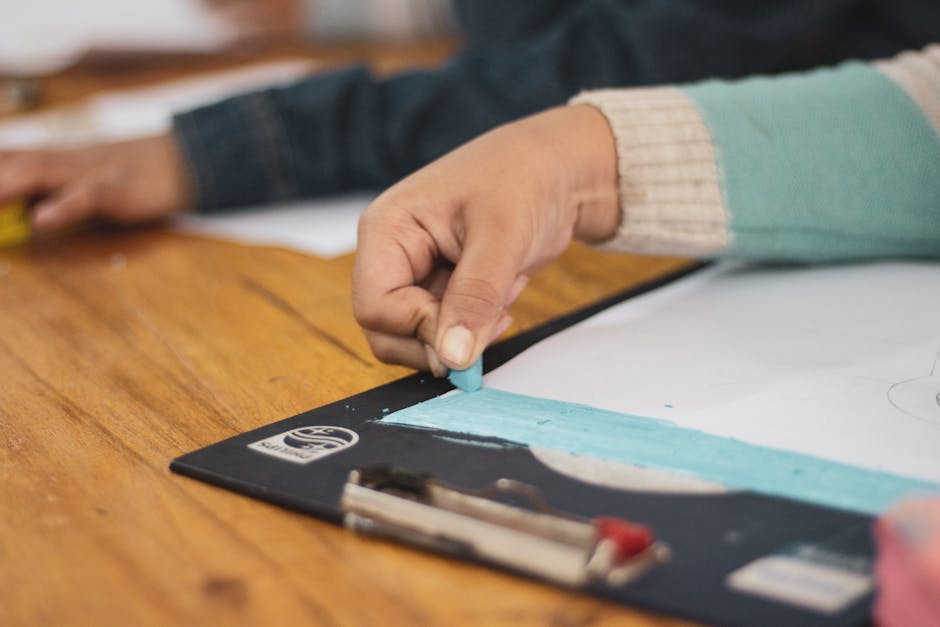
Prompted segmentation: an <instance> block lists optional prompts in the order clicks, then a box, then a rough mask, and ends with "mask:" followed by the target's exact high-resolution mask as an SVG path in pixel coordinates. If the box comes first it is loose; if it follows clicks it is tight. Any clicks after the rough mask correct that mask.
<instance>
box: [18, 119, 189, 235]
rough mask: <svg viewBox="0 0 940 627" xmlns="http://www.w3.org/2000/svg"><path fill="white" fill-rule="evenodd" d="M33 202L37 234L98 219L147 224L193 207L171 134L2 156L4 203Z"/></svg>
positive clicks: (33, 218) (32, 214)
mask: <svg viewBox="0 0 940 627" xmlns="http://www.w3.org/2000/svg"><path fill="white" fill-rule="evenodd" d="M20 199H27V200H35V204H34V205H33V207H32V209H31V212H30V220H31V222H32V224H33V228H34V229H35V230H36V231H37V232H48V231H55V230H59V229H62V228H65V227H67V226H71V225H73V224H75V223H78V222H81V221H83V220H86V219H89V218H92V217H97V218H102V219H104V220H108V221H111V222H117V223H121V224H133V223H140V222H147V221H151V220H157V219H160V218H164V217H167V216H169V215H172V214H174V213H178V212H181V211H183V210H185V209H186V208H188V206H189V204H190V202H191V201H190V191H189V183H188V180H187V178H186V173H185V171H184V170H183V164H182V158H181V156H180V154H179V150H178V149H177V147H176V144H175V142H174V140H173V138H172V137H171V136H169V135H162V136H158V137H149V138H145V139H138V140H133V141H127V142H121V143H117V144H99V145H94V146H89V147H84V148H70V149H60V150H38V151H28V152H0V204H3V203H6V202H8V201H16V200H20Z"/></svg>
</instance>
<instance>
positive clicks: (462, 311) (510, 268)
mask: <svg viewBox="0 0 940 627" xmlns="http://www.w3.org/2000/svg"><path fill="white" fill-rule="evenodd" d="M498 233H499V232H498V231H484V232H480V233H468V238H467V242H466V245H465V248H464V251H463V254H462V256H461V258H460V261H459V262H458V263H457V266H456V268H455V269H454V272H453V274H452V276H451V278H450V281H449V282H448V284H447V290H446V291H445V292H444V296H443V299H442V301H441V307H440V313H439V317H438V321H437V336H436V338H435V342H434V347H435V350H436V351H437V354H438V357H440V359H441V362H442V363H443V364H444V365H445V366H447V367H449V368H456V369H458V370H463V369H465V368H467V367H468V366H470V364H472V363H473V362H474V361H475V360H476V359H477V357H479V356H480V353H482V352H483V349H484V348H485V347H486V345H487V344H488V343H489V342H490V341H491V339H492V337H493V336H494V333H495V332H496V331H497V330H498V327H497V324H498V323H499V322H500V320H501V318H502V317H503V315H504V309H505V308H506V306H507V304H508V303H510V302H511V301H512V300H514V298H515V297H516V296H518V294H519V292H521V291H522V288H523V287H524V286H525V279H520V278H519V276H520V270H521V269H522V268H521V265H522V264H521V257H522V255H523V253H524V251H517V250H514V249H513V246H512V245H511V244H509V243H508V240H507V239H504V238H501V237H499V234H498ZM520 283H521V285H520ZM506 326H508V324H507V325H506ZM503 330H505V329H503ZM496 335H499V333H496Z"/></svg>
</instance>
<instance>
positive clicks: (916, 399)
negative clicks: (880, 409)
mask: <svg viewBox="0 0 940 627" xmlns="http://www.w3.org/2000/svg"><path fill="white" fill-rule="evenodd" d="M938 363H940V348H938V349H937V354H936V356H935V357H934V362H933V367H931V369H930V374H928V375H927V376H925V377H914V378H913V379H907V380H906V381H901V382H899V383H895V384H894V385H892V386H891V387H890V388H888V402H889V403H891V405H892V406H894V408H895V409H897V410H898V411H900V412H901V413H904V414H907V415H908V416H911V417H912V418H917V419H918V420H925V421H927V422H932V423H935V424H938V425H940V376H938V374H940V373H938V372H937V364H938Z"/></svg>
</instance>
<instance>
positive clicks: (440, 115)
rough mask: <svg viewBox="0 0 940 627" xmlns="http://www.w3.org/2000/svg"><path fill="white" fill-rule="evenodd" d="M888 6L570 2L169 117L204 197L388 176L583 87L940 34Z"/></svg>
mask: <svg viewBox="0 0 940 627" xmlns="http://www.w3.org/2000/svg"><path fill="white" fill-rule="evenodd" d="M883 4H884V6H883V7H882V8H881V9H880V12H879V13H878V14H877V15H874V14H869V13H870V12H871V11H870V6H869V5H870V3H868V2H864V1H863V0H831V1H830V2H825V3H823V2H816V1H815V0H800V1H793V0H768V1H766V2H762V3H758V4H757V5H755V4H753V3H751V2H750V1H748V0H737V1H735V0H725V1H724V2H721V3H714V2H712V0H694V1H689V2H685V3H682V4H677V3H636V2H625V1H617V0H584V1H582V2H571V3H570V8H568V9H567V10H565V11H560V10H557V8H556V9H553V10H556V13H557V14H556V15H554V17H553V18H552V20H551V25H550V26H545V25H544V24H540V25H539V27H538V28H537V29H536V30H535V31H534V32H533V34H531V35H530V36H528V37H524V36H514V37H511V38H498V37H497V38H495V39H491V40H490V41H489V42H488V43H487V44H486V45H477V46H470V47H468V48H467V49H465V51H464V52H462V53H460V54H458V55H456V56H455V57H454V58H453V59H452V60H451V61H450V62H449V63H448V64H447V65H445V66H443V67H441V68H440V69H436V70H417V71H410V72H406V73H403V74H400V75H397V76H392V77H388V78H376V77H373V76H372V75H371V74H370V73H369V71H368V70H367V69H366V68H364V67H352V68H347V69H343V70H339V71H335V72H328V73H323V74H320V75H316V76H313V77H311V78H309V79H306V80H304V81H301V82H299V83H297V84H294V85H291V86H288V87H282V88H276V89H268V90H264V91H258V92H255V93H250V94H246V95H243V96H238V97H235V98H230V99H228V100H224V101H222V102H219V103H216V104H213V105H209V106H207V107H204V108H201V109H197V110H195V111H191V112H188V113H184V114H181V115H179V116H177V117H176V118H175V119H174V131H175V134H176V137H177V140H178V143H179V145H180V147H181V150H182V152H183V154H184V156H185V159H186V160H187V163H188V166H189V168H188V169H189V172H190V175H191V180H192V183H193V188H194V192H195V197H196V199H197V207H198V209H199V210H202V211H213V210H217V209H222V208H228V207H236V206H242V205H253V204H260V203H264V202H272V201H277V200H284V199H291V198H297V197H309V196H315V195H319V194H327V193H334V192H340V191H344V190H348V189H353V188H378V187H382V186H386V185H389V184H391V183H393V182H395V181H396V180H398V179H399V178H401V177H403V176H405V175H407V174H408V173H410V172H412V171H413V170H415V169H417V168H419V167H421V166H422V165H424V164H426V163H428V162H429V161H431V160H433V159H435V158H437V157H439V156H440V155H442V154H444V153H445V152H447V151H448V150H450V149H452V148H454V147H456V146H458V145H459V144H461V143H463V142H465V141H467V140H468V139H470V138H472V137H474V136H475V135H478V134H479V133H481V132H484V131H486V130H488V129H490V128H492V127H494V126H497V125H499V124H502V123H505V122H508V121H511V120H513V119H515V118H518V117H521V116H524V115H527V114H530V113H533V112H535V111H537V110H540V109H544V108H547V107H551V106H555V105H560V104H563V103H564V102H565V101H566V100H567V98H568V97H570V96H571V95H573V94H575V93H577V92H579V91H581V90H585V89H595V88H600V87H608V86H630V85H646V84H660V83H669V82H680V81H692V80H696V79H700V78H704V77H712V76H720V77H725V78H734V77H740V76H744V75H748V74H755V73H761V72H778V71H782V70H791V69H802V68H806V67H810V66H814V65H818V64H823V63H834V62H836V61H839V60H841V59H844V58H849V57H856V58H863V59H865V58H868V59H870V58H876V57H878V56H888V55H890V54H893V53H894V52H896V51H898V50H902V49H905V48H912V47H917V46H923V45H925V44H926V43H927V42H929V41H930V40H931V39H937V38H938V35H940V33H937V32H933V31H940V6H938V7H935V8H929V9H926V8H923V7H925V6H926V5H931V6H934V5H933V3H923V4H920V5H918V4H917V2H916V1H915V0H898V1H897V2H894V3H883ZM758 5H759V6H758ZM547 6H556V5H554V3H547ZM925 12H927V13H930V15H924V13H925ZM928 18H929V19H928ZM537 22H538V21H537V20H535V21H533V22H532V23H533V24H534V23H537ZM885 24H892V25H893V26H892V27H891V28H887V27H885ZM744 51H746V54H744V53H743V52H744Z"/></svg>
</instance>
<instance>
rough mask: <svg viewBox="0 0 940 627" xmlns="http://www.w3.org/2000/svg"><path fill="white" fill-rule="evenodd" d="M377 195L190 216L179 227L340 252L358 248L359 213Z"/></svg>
mask: <svg viewBox="0 0 940 627" xmlns="http://www.w3.org/2000/svg"><path fill="white" fill-rule="evenodd" d="M371 200H372V196H371V195H369V194H350V195H346V196H334V197H330V198H322V199H317V200H308V201H302V202H296V203H290V204H285V205H274V206H269V207H257V208H252V209H242V210H235V211H232V212H227V213H224V214H218V215H210V216H186V217H184V218H182V219H181V220H180V221H179V222H178V225H177V228H178V229H179V230H180V231H182V232H185V233H190V234H193V235H204V236H210V237H217V238H221V239H227V240H232V241H236V242H241V243H245V244H256V245H262V246H277V247H281V248H289V249H292V250H298V251H301V252H306V253H312V254H315V255H318V256H320V257H335V256H338V255H342V254H345V253H349V252H352V251H354V250H356V228H357V225H358V223H359V214H361V213H362V211H363V209H365V208H366V206H367V205H368V204H369V202H371Z"/></svg>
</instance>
